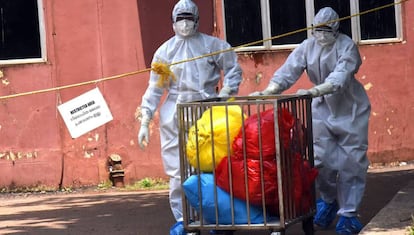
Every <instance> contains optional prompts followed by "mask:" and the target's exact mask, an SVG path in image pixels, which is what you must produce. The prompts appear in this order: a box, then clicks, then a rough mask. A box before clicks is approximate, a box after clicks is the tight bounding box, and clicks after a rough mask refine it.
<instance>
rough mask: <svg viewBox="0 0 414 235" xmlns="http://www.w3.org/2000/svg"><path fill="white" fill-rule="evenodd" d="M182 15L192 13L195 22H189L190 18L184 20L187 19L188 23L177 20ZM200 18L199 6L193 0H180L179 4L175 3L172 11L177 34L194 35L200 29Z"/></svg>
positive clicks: (183, 35)
mask: <svg viewBox="0 0 414 235" xmlns="http://www.w3.org/2000/svg"><path fill="white" fill-rule="evenodd" d="M180 15H192V17H193V18H194V22H189V21H188V20H184V21H187V22H186V23H183V22H177V17H178V16H180ZM198 19H199V13H198V7H197V5H196V4H195V3H194V2H193V1H191V0H180V1H179V2H178V3H177V4H175V6H174V9H173V11H172V20H173V29H174V32H175V34H176V35H178V36H182V37H188V36H192V35H194V34H195V33H196V32H197V30H198ZM189 25H190V26H189Z"/></svg>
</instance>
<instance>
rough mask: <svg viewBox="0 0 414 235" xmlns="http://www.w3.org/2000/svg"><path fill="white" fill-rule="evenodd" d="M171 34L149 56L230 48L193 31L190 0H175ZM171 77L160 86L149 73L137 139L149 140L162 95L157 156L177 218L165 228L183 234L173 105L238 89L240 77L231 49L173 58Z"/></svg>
mask: <svg viewBox="0 0 414 235" xmlns="http://www.w3.org/2000/svg"><path fill="white" fill-rule="evenodd" d="M172 20H173V30H174V32H175V36H173V37H172V38H170V39H169V40H167V41H166V42H164V43H163V44H162V45H161V46H160V47H159V48H158V49H157V51H156V52H155V54H154V57H153V61H152V62H153V63H154V62H162V63H165V64H173V63H176V62H180V61H185V60H187V59H190V58H195V57H199V56H203V55H207V54H209V53H213V52H218V51H223V50H226V49H229V48H231V46H230V44H228V43H227V42H225V41H223V40H221V39H218V38H216V37H213V36H209V35H206V34H203V33H200V32H198V20H199V13H198V8H197V6H196V5H195V4H194V3H193V2H192V1H191V0H180V1H179V2H178V3H177V4H176V5H175V6H174V9H173V11H172ZM170 69H171V71H172V72H173V73H174V75H175V77H176V79H175V80H173V79H171V80H170V82H169V85H168V86H166V87H159V86H158V84H157V83H158V80H159V79H160V76H159V75H158V74H156V73H154V72H151V73H150V79H149V86H148V88H147V90H146V92H145V94H144V95H143V97H142V103H141V127H140V130H139V133H138V143H139V145H140V146H141V147H142V148H144V147H145V142H146V143H148V141H149V130H148V125H149V122H150V120H151V119H152V117H153V115H154V113H155V111H156V109H157V107H158V105H159V103H160V99H161V96H162V95H163V93H164V92H165V91H166V92H168V94H167V97H166V99H165V101H164V102H163V104H162V105H161V107H160V116H159V118H160V139H161V157H162V160H163V165H164V170H165V173H166V174H167V175H168V176H169V177H170V193H169V199H170V206H171V210H172V213H173V215H174V217H175V219H176V221H177V223H176V224H175V225H174V226H173V227H172V228H171V231H170V234H185V232H184V228H183V224H182V220H183V214H182V202H181V201H182V198H181V197H182V194H181V179H180V161H179V146H178V144H179V143H178V131H179V130H178V122H177V115H176V105H177V103H181V102H189V101H194V100H202V99H206V98H212V97H217V96H219V97H226V96H230V95H233V94H237V92H238V89H239V85H240V82H241V80H242V77H241V75H242V70H241V68H240V66H239V64H238V58H237V55H236V53H235V52H234V51H232V50H230V51H227V52H223V53H219V54H216V55H211V56H206V57H202V58H199V59H196V60H192V61H188V62H184V63H178V64H175V65H172V66H171V67H170ZM221 71H223V75H224V79H223V86H222V88H221V90H220V92H219V94H217V92H216V89H217V86H218V85H219V82H220V80H221Z"/></svg>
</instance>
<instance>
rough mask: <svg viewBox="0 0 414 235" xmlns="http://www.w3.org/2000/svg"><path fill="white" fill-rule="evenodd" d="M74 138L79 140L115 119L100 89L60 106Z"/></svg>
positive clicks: (59, 108)
mask: <svg viewBox="0 0 414 235" xmlns="http://www.w3.org/2000/svg"><path fill="white" fill-rule="evenodd" d="M58 110H59V113H60V115H61V116H62V118H63V120H64V122H65V124H66V127H67V128H68V129H69V133H70V135H71V136H72V138H77V137H79V136H81V135H83V134H85V133H87V132H89V131H91V130H93V129H95V128H97V127H99V126H102V125H104V124H105V123H107V122H109V121H111V120H112V119H113V117H112V114H111V111H110V110H109V108H108V105H107V104H106V102H105V99H104V97H103V96H102V93H101V92H100V91H99V89H98V88H95V89H93V90H90V91H88V92H86V93H84V94H82V95H80V96H78V97H76V98H74V99H72V100H69V101H67V102H66V103H63V104H61V105H59V106H58Z"/></svg>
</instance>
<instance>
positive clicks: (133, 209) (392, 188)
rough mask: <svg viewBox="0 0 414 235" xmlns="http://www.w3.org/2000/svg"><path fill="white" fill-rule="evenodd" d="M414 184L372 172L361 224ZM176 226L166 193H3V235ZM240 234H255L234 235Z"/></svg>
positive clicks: (151, 232)
mask: <svg viewBox="0 0 414 235" xmlns="http://www.w3.org/2000/svg"><path fill="white" fill-rule="evenodd" d="M411 181H414V167H413V166H409V167H398V168H391V169H389V168H387V169H382V170H378V169H377V170H370V172H369V174H368V185H367V190H366V193H365V196H364V198H363V202H362V208H361V212H360V216H361V217H360V218H361V221H362V223H363V224H364V225H366V224H367V223H368V222H369V221H370V220H371V219H372V218H373V217H374V216H375V215H376V214H377V213H378V212H379V211H380V210H381V209H382V208H383V207H384V206H386V205H387V204H388V203H389V202H390V201H391V200H392V199H393V197H394V196H395V195H396V193H397V192H398V191H399V190H400V189H401V188H403V187H405V186H406V185H407V184H408V183H409V182H411ZM173 223H174V221H173V218H172V215H171V213H170V211H169V206H168V192H167V191H158V192H105V193H102V192H84V193H74V194H65V195H61V194H56V195H33V194H31V195H29V196H24V195H18V196H14V197H10V196H6V195H1V194H0V234H30V235H50V234H59V235H61V234H71V235H72V234H73V235H94V234H97V235H115V234H116V235H118V234H121V235H123V234H126V235H128V234H131V235H168V231H169V227H170V226H171V225H172V224H173ZM239 234H240V235H242V234H244V235H247V234H252V233H251V232H247V231H238V232H236V233H235V235H239ZM254 234H255V235H256V234H257V235H261V234H269V232H267V231H263V232H255V233H254ZM286 234H287V235H298V234H303V233H302V231H301V229H300V225H299V224H298V225H295V226H293V227H291V228H289V229H288V230H287V231H286ZM316 234H317V235H331V234H335V232H334V228H331V229H330V230H328V231H317V232H316ZM203 235H204V233H203Z"/></svg>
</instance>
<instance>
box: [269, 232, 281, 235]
mask: <svg viewBox="0 0 414 235" xmlns="http://www.w3.org/2000/svg"><path fill="white" fill-rule="evenodd" d="M270 235H282V233H281V232H272V233H271V234H270Z"/></svg>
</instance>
